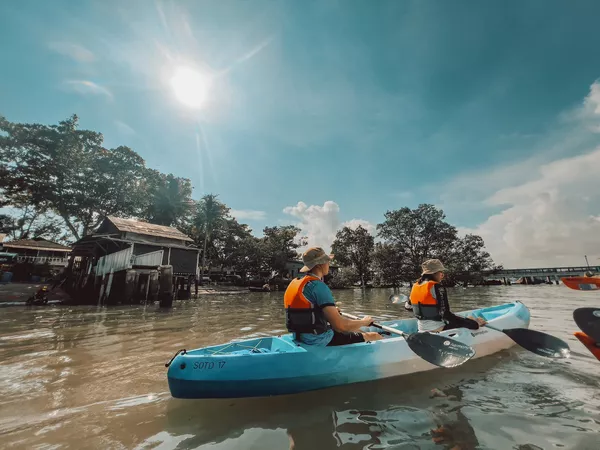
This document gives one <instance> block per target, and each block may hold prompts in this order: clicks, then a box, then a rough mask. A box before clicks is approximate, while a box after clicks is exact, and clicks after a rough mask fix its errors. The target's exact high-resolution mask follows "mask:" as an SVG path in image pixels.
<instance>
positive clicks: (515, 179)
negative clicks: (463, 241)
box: [454, 82, 600, 267]
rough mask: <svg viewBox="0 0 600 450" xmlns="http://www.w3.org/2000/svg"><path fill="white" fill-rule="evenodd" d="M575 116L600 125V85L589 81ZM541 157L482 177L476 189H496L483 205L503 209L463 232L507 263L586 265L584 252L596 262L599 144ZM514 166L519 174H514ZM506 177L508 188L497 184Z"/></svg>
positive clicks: (577, 134)
mask: <svg viewBox="0 0 600 450" xmlns="http://www.w3.org/2000/svg"><path fill="white" fill-rule="evenodd" d="M576 116H577V117H579V122H578V124H579V125H581V124H584V125H586V127H585V128H586V129H587V131H588V132H589V130H590V129H591V127H590V126H589V125H591V124H595V126H596V127H597V126H598V123H600V84H598V83H597V82H594V83H593V84H592V85H591V87H590V93H589V95H588V96H587V97H586V98H585V100H584V102H583V106H582V107H581V108H580V109H579V110H578V111H576V112H575V114H573V115H572V117H576ZM584 133H585V131H583V130H582V128H581V127H578V126H576V127H575V129H574V130H573V131H572V133H571V135H569V136H567V137H565V139H564V140H562V141H561V142H559V144H562V145H564V146H566V148H570V147H569V145H570V144H572V143H573V142H580V140H581V139H582V134H584ZM543 156H544V155H543V154H542V155H537V156H536V157H534V158H531V159H530V160H528V161H526V162H525V164H524V167H520V168H519V167H518V164H517V165H515V166H513V167H508V168H506V167H505V168H499V169H497V170H493V171H490V172H489V173H486V174H485V177H483V176H482V177H480V178H478V179H477V180H476V181H475V183H481V186H480V189H479V190H478V191H476V192H479V193H481V192H482V191H483V192H484V193H486V192H489V187H490V186H494V187H495V189H494V190H493V192H491V193H488V194H487V196H486V197H485V200H484V201H483V205H485V206H488V207H495V208H498V207H500V208H501V209H502V210H501V212H499V213H496V214H493V215H491V216H490V217H489V218H488V219H487V220H485V221H484V222H483V223H481V224H480V225H479V226H477V227H475V228H474V229H472V230H463V231H470V232H474V233H476V234H479V235H481V236H482V237H483V239H484V240H485V243H486V247H487V248H488V250H489V251H490V253H491V255H492V257H493V258H494V260H495V262H496V263H501V264H503V265H504V266H505V267H533V266H538V267H539V266H558V265H583V264H584V263H585V260H584V255H587V256H588V259H589V260H590V263H591V264H598V263H599V261H598V258H599V257H600V147H596V148H595V149H594V150H592V151H589V150H588V151H587V152H586V153H583V154H578V155H576V156H569V157H563V158H561V159H555V160H553V161H549V162H545V163H544V162H542V158H543ZM512 168H514V169H515V172H513V174H512V175H511V173H510V172H511V169H512ZM525 169H526V170H525ZM503 176H506V177H507V179H506V181H505V184H504V187H499V184H500V182H501V179H502V177H503ZM486 179H487V181H488V183H487V184H486ZM473 183H474V180H473V179H470V180H468V181H463V182H459V183H457V184H458V185H463V186H462V187H463V188H466V187H467V186H468V185H471V186H472V187H473V188H475V187H476V184H475V185H474V184H473ZM454 192H455V193H456V191H454ZM475 195H476V193H475ZM484 195H486V194H484Z"/></svg>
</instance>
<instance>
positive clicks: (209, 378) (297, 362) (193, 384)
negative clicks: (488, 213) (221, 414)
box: [167, 302, 530, 399]
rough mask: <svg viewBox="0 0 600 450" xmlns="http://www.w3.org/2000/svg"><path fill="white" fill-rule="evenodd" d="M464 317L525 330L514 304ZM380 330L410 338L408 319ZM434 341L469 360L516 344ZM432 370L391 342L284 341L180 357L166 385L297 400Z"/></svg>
mask: <svg viewBox="0 0 600 450" xmlns="http://www.w3.org/2000/svg"><path fill="white" fill-rule="evenodd" d="M467 314H469V315H473V316H475V317H483V318H485V319H486V320H487V321H488V322H489V323H490V325H492V326H494V327H497V328H501V329H502V328H528V327H529V320H530V314H529V310H528V309H527V307H526V306H525V305H523V304H522V303H520V302H515V303H508V304H504V305H498V306H493V307H489V308H482V309H478V310H473V311H465V312H461V313H459V315H467ZM383 324H384V325H387V326H389V327H393V328H397V329H400V330H402V331H404V332H406V333H414V332H416V331H417V324H416V320H415V319H406V320H397V321H386V322H383ZM365 330H369V331H377V330H378V329H376V328H370V329H369V328H365ZM440 334H442V335H445V336H448V337H452V338H453V339H456V340H458V341H460V342H463V343H465V344H468V345H471V346H472V347H473V348H474V350H475V356H474V358H480V357H483V356H487V355H489V354H492V353H496V352H498V351H501V350H504V349H507V348H510V347H512V346H513V345H514V344H515V343H514V341H513V340H512V339H510V338H509V337H507V336H506V335H505V334H504V333H502V332H499V331H495V330H492V329H489V328H486V327H483V328H480V329H479V330H467V329H464V328H461V329H457V330H448V331H444V332H442V333H440ZM437 368H438V367H437V366H435V365H432V364H430V363H428V362H427V361H425V360H423V359H421V358H419V357H418V356H417V355H416V354H414V353H413V352H412V350H410V348H409V347H408V344H407V343H406V341H405V339H404V338H403V337H401V336H397V335H392V336H385V338H384V339H382V340H379V341H375V342H362V343H358V344H352V345H344V346H336V347H316V346H307V345H305V344H301V343H297V342H296V341H294V339H293V336H292V335H291V334H285V335H282V336H272V337H264V338H255V339H248V340H242V341H237V342H230V343H227V344H223V345H217V346H212V347H205V348H201V349H196V350H191V351H189V352H185V353H184V352H182V353H181V354H178V355H177V356H176V357H175V358H174V359H173V361H172V362H171V364H170V366H169V370H168V373H167V377H168V382H169V389H170V391H171V395H172V396H173V397H175V398H186V399H192V398H241V397H266V396H273V395H287V394H296V393H300V392H306V391H312V390H317V389H324V388H329V387H333V386H341V385H347V384H354V383H361V382H366V381H374V380H380V379H385V378H390V377H396V376H401V375H407V374H410V373H416V372H424V371H428V370H432V369H437Z"/></svg>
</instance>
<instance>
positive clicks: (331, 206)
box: [283, 200, 375, 251]
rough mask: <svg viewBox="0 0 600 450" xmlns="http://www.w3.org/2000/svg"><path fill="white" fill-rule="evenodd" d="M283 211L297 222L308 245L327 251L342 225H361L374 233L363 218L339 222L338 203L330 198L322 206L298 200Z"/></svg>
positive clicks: (372, 227) (373, 227)
mask: <svg viewBox="0 0 600 450" xmlns="http://www.w3.org/2000/svg"><path fill="white" fill-rule="evenodd" d="M283 212H284V213H286V214H289V215H291V216H293V217H295V218H296V219H297V220H298V222H297V223H295V225H296V226H297V227H298V228H300V230H301V232H300V236H302V237H306V240H307V244H308V246H309V247H313V246H320V247H323V248H324V249H325V251H329V250H330V249H331V245H332V244H333V241H334V240H335V235H336V233H337V231H338V230H340V229H341V228H342V227H344V226H348V227H350V228H353V229H355V228H356V227H358V226H359V225H362V226H363V227H364V228H366V229H367V230H368V231H369V232H371V233H372V234H374V230H375V226H374V225H373V224H371V223H370V222H368V221H366V220H363V219H352V220H349V221H347V222H344V223H340V218H339V213H340V207H339V205H338V204H337V203H336V202H334V201H331V200H328V201H326V202H325V203H323V206H319V205H310V206H308V205H307V204H306V203H304V202H302V201H300V202H298V203H297V204H296V205H295V206H287V207H286V208H284V209H283Z"/></svg>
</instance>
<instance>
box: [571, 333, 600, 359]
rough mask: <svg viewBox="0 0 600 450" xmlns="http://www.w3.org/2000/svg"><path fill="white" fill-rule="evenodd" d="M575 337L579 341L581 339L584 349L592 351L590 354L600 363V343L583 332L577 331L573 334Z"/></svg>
mask: <svg viewBox="0 0 600 450" xmlns="http://www.w3.org/2000/svg"><path fill="white" fill-rule="evenodd" d="M573 335H574V336H575V337H576V338H577V339H579V342H581V343H582V344H583V345H584V347H585V348H587V349H588V350H589V351H590V353H591V354H592V355H594V356H595V357H596V359H597V360H598V361H600V344H599V343H597V342H596V341H594V340H593V339H592V338H591V337H589V336H588V335H587V334H585V333H583V332H581V331H576V332H575V333H573Z"/></svg>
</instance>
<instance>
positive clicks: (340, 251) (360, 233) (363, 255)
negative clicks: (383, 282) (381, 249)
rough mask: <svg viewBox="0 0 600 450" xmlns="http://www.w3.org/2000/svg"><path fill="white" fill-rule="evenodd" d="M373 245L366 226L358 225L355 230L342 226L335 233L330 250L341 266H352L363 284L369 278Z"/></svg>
mask: <svg viewBox="0 0 600 450" xmlns="http://www.w3.org/2000/svg"><path fill="white" fill-rule="evenodd" d="M374 245H375V238H374V237H373V236H371V235H370V234H369V232H368V231H367V229H366V228H364V227H362V226H361V225H359V226H358V227H357V228H356V229H355V230H353V229H351V228H349V227H344V228H342V229H341V230H339V231H338V232H337V233H336V236H335V240H334V241H333V245H332V246H331V251H332V252H333V254H334V255H335V260H336V262H338V263H339V264H341V265H342V266H346V267H352V268H353V269H354V270H355V271H356V273H357V275H358V279H359V280H360V284H361V286H365V284H366V282H367V281H368V280H369V268H370V265H371V256H372V252H373V248H374Z"/></svg>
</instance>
